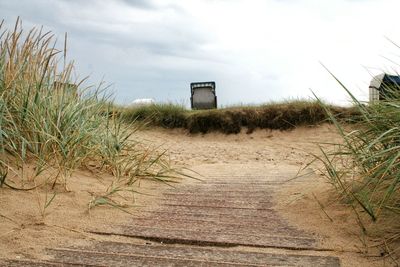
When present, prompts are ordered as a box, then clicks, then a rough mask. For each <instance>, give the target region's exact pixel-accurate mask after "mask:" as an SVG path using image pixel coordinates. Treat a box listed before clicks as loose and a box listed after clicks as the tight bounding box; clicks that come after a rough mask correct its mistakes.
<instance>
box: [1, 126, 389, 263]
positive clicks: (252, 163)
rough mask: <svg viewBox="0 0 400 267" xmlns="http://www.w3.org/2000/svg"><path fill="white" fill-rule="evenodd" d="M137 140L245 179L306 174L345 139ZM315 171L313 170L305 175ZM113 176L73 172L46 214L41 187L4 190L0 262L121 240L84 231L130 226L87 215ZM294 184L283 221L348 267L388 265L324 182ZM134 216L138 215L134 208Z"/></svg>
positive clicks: (313, 134) (324, 129) (150, 133)
mask: <svg viewBox="0 0 400 267" xmlns="http://www.w3.org/2000/svg"><path fill="white" fill-rule="evenodd" d="M244 132H245V131H244ZM132 138H135V139H136V140H140V141H141V142H144V143H145V144H146V145H147V146H151V147H155V148H157V149H158V150H160V151H161V150H164V149H165V150H167V151H168V155H169V157H170V160H171V163H172V164H174V165H175V166H180V167H185V168H189V169H192V170H194V171H196V172H197V173H199V174H202V175H206V174H207V171H209V170H210V169H212V168H214V169H218V170H219V171H224V168H225V170H226V172H229V171H232V169H234V168H233V166H236V167H237V166H246V168H243V174H244V175H245V174H246V171H247V172H249V173H251V172H252V170H255V169H258V170H259V169H260V168H262V167H263V166H265V167H266V168H267V166H269V167H271V166H279V167H280V168H284V166H290V167H296V168H298V169H299V170H301V169H302V168H303V167H304V166H306V165H307V164H308V163H309V162H310V161H312V160H313V158H314V157H313V156H312V153H319V148H318V146H317V145H316V144H317V143H319V142H340V137H339V136H338V135H337V134H336V131H335V129H334V128H333V126H331V125H323V126H318V127H313V128H310V127H302V128H297V129H295V130H292V131H285V132H281V131H265V130H263V131H261V130H258V131H255V132H253V133H252V134H245V133H240V134H238V135H224V134H220V133H210V134H206V135H201V134H199V135H189V134H188V133H186V132H185V131H184V130H165V129H148V130H144V131H141V132H138V133H137V134H135V135H134V136H133V137H132ZM317 167H318V165H313V166H309V167H307V168H306V170H304V171H303V173H307V172H309V171H312V170H313V168H314V169H315V168H317ZM192 174H193V175H196V174H195V173H192ZM111 179H112V178H111V177H103V178H101V179H99V178H97V177H96V176H95V175H94V174H93V173H90V172H88V171H79V172H76V173H74V175H73V177H72V178H71V180H70V181H69V188H70V190H71V192H64V191H63V190H60V192H59V193H58V194H57V196H56V197H55V199H54V201H53V203H52V204H51V205H50V206H49V207H48V208H47V209H46V210H45V211H44V213H43V209H42V208H41V207H43V204H41V205H39V204H38V199H41V200H43V199H44V196H45V194H46V191H45V190H44V189H41V190H38V191H36V190H33V191H28V192H25V191H14V190H10V189H7V188H2V189H0V229H1V231H0V257H7V258H17V259H19V258H29V257H37V258H43V255H44V253H43V250H44V248H45V247H53V246H64V245H67V246H68V245H85V243H89V242H90V241H92V240H120V239H123V238H121V237H119V238H117V237H113V236H110V237H102V236H93V235H90V234H87V233H85V232H84V229H86V228H93V227H94V226H98V225H112V224H121V223H123V222H129V216H130V214H128V213H124V212H121V211H119V210H118V209H115V208H109V207H97V208H94V209H93V210H91V211H90V212H89V211H88V202H89V201H90V199H91V197H92V194H93V193H100V192H104V190H105V189H106V187H107V185H108V184H109V182H110V181H111ZM297 181H300V182H296V183H288V184H287V185H286V186H283V187H282V188H281V190H280V191H279V193H278V194H276V196H275V202H276V203H277V209H278V211H279V212H280V214H281V215H282V216H283V217H284V218H286V219H287V220H288V221H290V222H291V223H292V224H293V225H295V226H296V227H299V228H300V229H304V230H306V231H310V232H313V233H316V234H318V235H321V236H323V237H325V238H326V240H327V244H325V245H326V247H329V248H332V249H333V250H335V251H337V253H338V256H339V257H341V259H342V264H343V265H344V266H356V265H360V264H362V265H365V266H368V265H370V266H379V265H382V266H383V264H384V263H383V262H382V261H376V260H377V259H379V258H375V257H373V258H371V257H369V256H366V255H370V256H371V255H372V256H375V255H377V251H375V250H369V251H366V249H365V246H364V245H363V242H361V241H359V240H358V239H357V238H356V235H358V234H359V228H358V227H357V225H356V223H355V221H354V218H353V217H352V216H351V213H350V212H349V209H348V208H346V207H344V206H343V205H332V204H331V205H329V202H330V200H331V199H332V193H331V192H330V189H331V187H330V185H329V184H328V183H327V182H326V180H325V179H323V178H322V177H318V176H316V175H305V176H302V177H300V178H298V180H297ZM186 182H190V179H189V180H188V181H186ZM163 188H165V185H162V184H159V183H157V184H156V183H154V182H144V183H143V184H142V186H141V190H142V191H143V192H146V193H151V194H153V195H156V194H159V193H160V192H162V190H163ZM316 199H318V201H319V202H318V201H317V200H316ZM136 205H151V200H150V198H147V197H146V196H145V195H138V196H137V203H136ZM321 205H322V206H324V207H325V208H324V210H323V209H322V208H321ZM129 211H130V212H133V213H134V212H135V211H134V208H131V209H129ZM305 214H307V216H304V215H305ZM78 240H80V241H78ZM77 242H78V244H77ZM366 252H368V253H369V254H365V253H366ZM386 266H387V265H386Z"/></svg>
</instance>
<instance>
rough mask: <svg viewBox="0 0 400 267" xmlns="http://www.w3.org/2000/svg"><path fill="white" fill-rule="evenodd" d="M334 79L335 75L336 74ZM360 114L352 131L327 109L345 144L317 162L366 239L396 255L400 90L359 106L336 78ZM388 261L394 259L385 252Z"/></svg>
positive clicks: (325, 150)
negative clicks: (379, 242)
mask: <svg viewBox="0 0 400 267" xmlns="http://www.w3.org/2000/svg"><path fill="white" fill-rule="evenodd" d="M332 75H333V74H332ZM333 77H334V78H335V79H336V80H337V81H338V82H339V84H340V85H341V86H342V88H343V89H344V90H345V91H346V92H347V93H348V95H349V96H350V97H351V99H352V100H353V103H354V107H355V108H356V109H357V112H358V115H357V116H356V117H354V119H355V121H354V125H353V127H350V128H349V127H347V125H345V124H343V123H341V122H340V121H339V120H337V118H336V117H335V116H334V114H333V113H332V112H331V111H330V110H329V108H327V107H326V106H325V105H324V104H323V103H320V104H321V106H322V107H324V109H325V111H326V113H327V114H328V116H329V118H330V120H331V122H332V123H333V124H334V125H335V126H336V129H337V131H338V133H339V134H340V136H341V137H342V142H340V143H333V144H328V147H326V145H327V144H324V148H321V151H322V155H321V156H317V159H318V160H319V161H320V162H322V163H323V165H324V171H323V173H324V175H325V176H326V177H327V178H328V181H329V182H330V183H331V184H332V185H333V186H334V188H335V189H336V192H337V193H338V195H339V196H340V198H339V200H340V201H342V202H343V203H346V204H349V205H350V206H351V207H352V210H353V211H354V213H355V214H356V217H357V219H358V221H359V225H360V226H361V229H362V231H363V232H364V233H365V234H373V235H377V236H379V237H380V238H383V241H382V247H383V248H384V249H388V247H390V245H391V246H392V249H394V250H397V249H398V248H399V247H400V245H399V243H398V242H399V240H400V231H399V229H398V223H397V222H398V219H399V215H400V194H399V189H400V88H399V87H398V86H394V87H390V88H389V87H388V88H386V90H387V92H390V94H389V95H390V97H388V98H387V99H385V100H381V101H377V102H374V103H363V102H361V101H359V100H357V98H356V97H354V95H353V94H352V93H351V91H350V90H349V89H348V88H347V87H346V86H345V85H343V84H342V83H341V82H340V80H339V79H337V78H336V77H335V76H334V75H333ZM387 253H388V254H387V255H391V252H390V251H387Z"/></svg>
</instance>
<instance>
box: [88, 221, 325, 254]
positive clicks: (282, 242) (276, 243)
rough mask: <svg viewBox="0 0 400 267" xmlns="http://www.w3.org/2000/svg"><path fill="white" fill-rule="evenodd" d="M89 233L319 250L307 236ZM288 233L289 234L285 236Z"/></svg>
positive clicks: (133, 229) (116, 229)
mask: <svg viewBox="0 0 400 267" xmlns="http://www.w3.org/2000/svg"><path fill="white" fill-rule="evenodd" d="M89 232H91V233H96V234H103V235H120V236H128V237H135V238H142V239H145V240H152V241H159V242H163V243H170V244H192V245H201V246H206V245H207V246H222V247H223V246H226V247H230V246H240V245H242V246H251V247H271V248H286V249H295V250H319V248H318V247H317V246H316V240H315V239H314V238H308V237H294V236H279V235H265V234H263V233H259V234H257V235H256V234H242V233H240V231H238V233H237V234H232V233H224V232H219V231H218V230H216V231H213V230H212V229H204V230H203V231H192V230H190V229H165V228H147V227H140V226H126V225H123V226H119V225H115V226H113V227H112V229H110V228H109V229H101V230H93V231H89ZM271 234H272V233H271ZM290 234H291V233H290V232H289V233H288V235H290Z"/></svg>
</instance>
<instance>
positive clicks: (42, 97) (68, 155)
mask: <svg viewBox="0 0 400 267" xmlns="http://www.w3.org/2000/svg"><path fill="white" fill-rule="evenodd" d="M65 47H66V44H65V45H64V48H65ZM73 70H74V66H73V63H68V62H66V55H65V53H63V52H62V51H60V50H58V49H57V48H56V42H55V40H54V36H53V35H52V34H51V33H50V32H42V30H38V29H32V30H30V31H28V32H24V31H23V29H22V27H21V22H20V21H19V20H18V21H17V22H16V24H15V28H13V29H12V30H7V29H4V26H3V23H1V25H0V186H8V187H10V188H14V189H20V190H29V189H33V188H36V187H38V186H41V185H49V184H50V185H51V187H55V186H56V185H57V184H63V185H64V186H65V187H66V188H67V185H68V180H69V177H70V176H71V175H72V174H73V172H74V171H75V170H77V169H80V168H85V167H87V166H88V164H91V165H93V164H94V165H95V166H97V168H98V169H99V171H102V172H107V173H111V174H113V175H114V177H115V181H114V182H113V184H112V185H111V186H110V189H109V192H108V193H110V192H113V191H112V190H114V189H115V188H118V190H119V191H121V190H128V191H133V189H132V188H133V187H132V186H133V185H134V182H135V181H136V180H137V179H139V178H152V179H156V180H162V181H164V180H171V179H172V178H171V177H172V176H171V173H172V170H171V169H170V167H169V165H168V164H167V162H166V161H165V160H164V157H163V154H160V153H156V152H155V151H148V150H145V149H144V148H143V147H142V146H139V144H138V143H136V142H135V141H134V140H132V138H131V135H132V133H134V132H135V131H136V130H137V127H136V126H135V124H133V125H131V124H126V123H123V122H122V120H121V119H120V118H119V116H116V115H115V110H114V105H113V104H112V103H111V100H110V99H109V97H108V96H107V94H106V93H105V92H104V90H102V89H99V88H94V87H88V88H84V87H83V86H82V84H83V81H82V80H76V79H74V77H73V76H72V73H73ZM150 152H151V153H150ZM44 173H47V174H48V173H51V175H48V176H47V178H46V179H45V181H43V179H38V177H42V176H43V174H44ZM39 180H40V181H41V182H39ZM111 188H112V190H111ZM109 197H110V195H109V194H108V199H109ZM51 200H52V199H51ZM94 201H95V200H94ZM50 202H51V201H50ZM46 205H48V204H46Z"/></svg>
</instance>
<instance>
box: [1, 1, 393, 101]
mask: <svg viewBox="0 0 400 267" xmlns="http://www.w3.org/2000/svg"><path fill="white" fill-rule="evenodd" d="M399 10H400V1H398V0H162V1H161V0H104V1H102V0H97V1H96V0H81V1H79V0H69V1H68V0H53V1H51V0H0V18H4V19H5V21H6V24H7V25H12V24H13V23H14V22H15V20H16V18H17V16H20V17H21V19H22V21H23V26H24V28H30V27H32V26H41V25H44V27H45V29H47V30H51V31H53V32H54V33H55V34H56V35H57V36H58V37H59V39H60V44H61V43H62V41H61V40H62V39H63V35H64V33H65V32H68V39H69V40H68V43H69V45H68V47H69V51H68V57H69V59H74V60H75V61H76V66H77V73H78V74H79V76H80V77H84V76H87V75H90V76H91V81H92V82H96V81H100V80H101V79H102V78H103V77H104V80H105V81H106V82H108V83H110V84H112V87H111V88H112V90H114V91H115V98H116V100H117V101H118V102H119V103H130V102H131V101H133V100H134V99H136V98H154V99H156V101H160V102H165V101H171V102H176V103H184V104H186V105H187V104H188V103H189V97H190V89H189V84H190V82H193V81H216V83H217V95H218V99H219V103H220V104H222V105H231V104H239V103H254V104H256V103H263V102H268V101H271V100H282V99H288V98H308V97H311V96H312V94H311V90H313V91H314V92H315V93H316V94H317V95H318V96H320V97H322V98H323V99H325V100H327V101H330V102H333V103H338V104H345V103H346V101H347V100H348V97H347V96H346V94H345V92H344V90H342V89H341V88H340V86H339V85H338V84H337V83H336V82H335V81H334V79H333V78H332V77H331V76H330V75H329V74H328V73H327V71H326V70H324V68H323V67H322V66H321V64H320V62H322V63H323V64H324V65H326V66H327V67H328V68H329V69H330V70H331V71H332V72H333V73H334V74H335V75H337V76H338V77H339V78H340V79H341V80H342V81H343V82H344V83H345V84H346V85H347V86H348V87H349V88H350V89H351V90H352V91H353V92H354V93H355V94H356V95H357V96H359V97H360V98H361V99H367V98H368V84H369V81H370V80H371V74H378V73H380V72H382V71H383V70H385V71H388V70H392V68H394V67H396V64H395V63H392V62H391V61H389V60H388V59H386V58H389V59H390V60H393V61H395V62H398V63H400V60H398V59H399V55H400V53H399V52H400V49H399V48H397V47H395V46H394V45H393V44H391V43H390V42H389V41H388V40H387V39H386V38H390V39H391V40H393V41H394V42H397V43H399V44H400V31H399V26H398V25H399V19H398V12H399Z"/></svg>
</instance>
